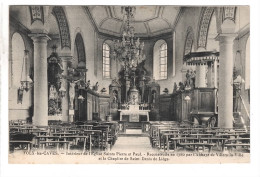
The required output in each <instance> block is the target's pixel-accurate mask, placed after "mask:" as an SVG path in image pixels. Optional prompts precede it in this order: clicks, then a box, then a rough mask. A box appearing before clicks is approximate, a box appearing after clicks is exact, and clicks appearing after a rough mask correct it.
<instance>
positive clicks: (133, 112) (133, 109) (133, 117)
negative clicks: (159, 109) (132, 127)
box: [118, 105, 150, 122]
mask: <svg viewBox="0 0 260 177" xmlns="http://www.w3.org/2000/svg"><path fill="white" fill-rule="evenodd" d="M118 111H119V112H120V121H123V115H128V116H129V122H140V115H145V116H146V121H149V112H150V110H140V109H139V105H129V108H128V109H119V110H118Z"/></svg>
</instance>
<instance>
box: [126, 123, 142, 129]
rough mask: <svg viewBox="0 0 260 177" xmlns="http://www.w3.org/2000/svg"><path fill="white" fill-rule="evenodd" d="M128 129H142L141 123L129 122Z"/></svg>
mask: <svg viewBox="0 0 260 177" xmlns="http://www.w3.org/2000/svg"><path fill="white" fill-rule="evenodd" d="M126 128H127V129H142V124H141V122H127V124H126Z"/></svg>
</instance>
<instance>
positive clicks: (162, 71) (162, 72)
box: [159, 43, 167, 79]
mask: <svg viewBox="0 0 260 177" xmlns="http://www.w3.org/2000/svg"><path fill="white" fill-rule="evenodd" d="M159 65H160V66H159V77H160V79H167V44H166V43H163V44H162V45H161V47H160V59H159Z"/></svg>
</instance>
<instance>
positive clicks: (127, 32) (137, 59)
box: [112, 6, 145, 70]
mask: <svg viewBox="0 0 260 177" xmlns="http://www.w3.org/2000/svg"><path fill="white" fill-rule="evenodd" d="M135 11H136V8H135V7H133V6H123V7H121V13H122V14H123V21H124V23H123V33H122V41H121V42H120V41H119V40H114V46H113V47H114V50H113V52H112V58H114V59H115V60H117V61H119V62H120V63H121V64H122V65H123V66H125V68H129V69H132V70H135V69H136V67H137V65H138V64H139V63H141V62H142V61H144V60H145V55H144V52H143V49H144V42H140V39H139V38H136V37H135V36H134V32H135V29H134V27H133V26H132V25H131V22H132V21H133V19H134V14H135Z"/></svg>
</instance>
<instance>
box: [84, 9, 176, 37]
mask: <svg viewBox="0 0 260 177" xmlns="http://www.w3.org/2000/svg"><path fill="white" fill-rule="evenodd" d="M85 9H86V11H87V12H88V14H89V15H90V18H91V19H92V20H93V22H94V25H95V26H96V28H97V29H98V30H99V32H102V33H106V34H110V35H115V36H120V35H121V33H122V30H123V28H122V27H123V14H122V13H121V6H85ZM180 12H181V8H180V7H177V6H136V13H135V15H134V20H133V22H132V25H133V26H134V28H135V34H136V36H142V37H146V36H155V35H159V34H162V33H167V32H170V31H172V30H173V28H174V26H175V25H176V22H177V20H178V18H179V14H180Z"/></svg>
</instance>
